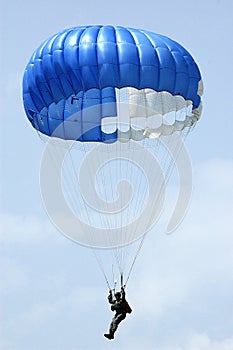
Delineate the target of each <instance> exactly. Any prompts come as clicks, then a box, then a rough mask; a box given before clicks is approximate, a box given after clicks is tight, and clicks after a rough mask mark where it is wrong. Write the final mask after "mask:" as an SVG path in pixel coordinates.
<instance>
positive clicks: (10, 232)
mask: <svg viewBox="0 0 233 350" xmlns="http://www.w3.org/2000/svg"><path fill="white" fill-rule="evenodd" d="M0 222H1V225H0V242H2V243H3V242H4V244H17V245H26V246H27V245H31V244H38V243H42V242H45V240H48V239H49V238H51V237H52V236H53V234H54V233H56V234H57V231H56V230H55V228H54V227H53V226H52V225H51V224H50V222H49V220H48V219H41V218H38V217H36V216H26V215H25V216H22V215H15V214H11V213H1V214H0Z"/></svg>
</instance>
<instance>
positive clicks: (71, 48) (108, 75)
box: [23, 25, 201, 142]
mask: <svg viewBox="0 0 233 350" xmlns="http://www.w3.org/2000/svg"><path fill="white" fill-rule="evenodd" d="M200 82H201V75H200V71H199V69H198V67H197V65H196V63H195V61H194V60H193V58H192V57H191V55H190V54H189V53H188V52H187V51H186V50H185V49H184V48H183V47H182V46H181V45H180V44H178V43H177V42H175V41H173V40H171V39H169V38H167V37H165V36H162V35H159V34H155V33H152V32H148V31H145V30H141V29H132V28H124V27H120V26H115V27H114V26H101V25H95V26H80V27H75V28H71V29H66V30H64V31H62V32H60V33H58V34H56V35H54V36H52V37H51V38H49V39H48V40H46V41H45V42H44V43H43V44H42V45H41V46H40V47H39V48H38V49H36V50H35V52H34V54H33V55H32V57H31V59H30V61H29V63H28V64H27V66H26V69H25V73H24V79H23V100H24V107H25V111H26V114H27V117H28V119H29V120H30V122H31V123H32V125H33V127H34V128H35V129H37V130H38V131H40V132H41V133H43V134H46V135H48V136H57V137H60V138H63V139H74V140H79V141H100V142H111V141H114V140H116V139H117V130H115V131H114V132H112V133H106V132H104V131H103V129H102V127H101V123H102V119H103V118H106V117H116V116H117V104H116V102H117V90H118V89H123V88H128V87H129V88H131V89H134V91H138V93H142V92H143V91H144V92H145V91H147V89H149V91H150V92H151V91H154V92H156V93H162V92H166V93H169V95H172V96H176V97H177V96H178V97H182V98H183V99H184V101H189V103H191V104H192V111H195V110H198V108H199V107H200V104H201V100H200V91H199V90H200ZM130 91H131V90H130ZM150 96H151V95H150ZM157 97H158V96H157ZM176 105H177V102H176ZM194 114H195V113H194ZM199 114H200V113H199ZM199 114H198V116H199ZM198 116H197V114H196V117H197V119H198ZM61 125H62V128H61ZM174 125H175V124H174ZM59 127H60V128H59ZM57 130H58V131H57Z"/></svg>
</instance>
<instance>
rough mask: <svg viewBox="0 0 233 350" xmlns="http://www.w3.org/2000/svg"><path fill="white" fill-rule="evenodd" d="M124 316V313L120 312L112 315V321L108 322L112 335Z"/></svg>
mask: <svg viewBox="0 0 233 350" xmlns="http://www.w3.org/2000/svg"><path fill="white" fill-rule="evenodd" d="M125 317H126V315H124V314H120V315H117V316H114V317H113V319H112V322H111V324H110V329H109V334H111V335H112V336H114V333H115V332H116V330H117V327H118V325H119V323H120V322H121V321H123V320H124V319H125Z"/></svg>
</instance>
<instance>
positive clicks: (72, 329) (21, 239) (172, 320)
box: [0, 0, 233, 350]
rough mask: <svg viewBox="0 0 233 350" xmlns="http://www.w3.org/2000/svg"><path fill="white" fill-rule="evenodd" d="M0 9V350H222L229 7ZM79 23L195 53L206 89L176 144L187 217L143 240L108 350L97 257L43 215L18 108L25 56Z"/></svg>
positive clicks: (228, 313) (29, 132)
mask: <svg viewBox="0 0 233 350" xmlns="http://www.w3.org/2000/svg"><path fill="white" fill-rule="evenodd" d="M0 6H1V28H0V33H1V47H2V49H1V54H0V58H1V65H0V69H1V87H0V88H1V94H0V98H1V101H0V110H1V115H0V117H1V124H0V134H1V137H0V152H1V168H0V182H1V187H0V191H1V199H0V204H1V208H0V216H1V221H0V222H1V235H0V242H1V248H0V249H1V254H0V260H1V263H0V270H1V283H0V327H1V332H0V348H1V349H2V350H90V349H102V350H108V349H112V350H118V349H127V350H131V349H132V350H133V349H134V350H139V349H140V350H197V349H198V350H232V349H233V331H232V329H233V328H232V325H233V303H232V293H233V274H232V271H233V236H232V232H233V231H232V224H233V219H232V212H233V200H232V197H233V157H232V151H233V142H232V128H233V122H232V120H233V118H232V117H233V111H232V96H233V86H232V79H233V66H232V55H233V48H232V45H231V43H232V35H233V23H232V12H233V4H232V1H231V0H218V1H217V0H211V1H210V0H206V1H203V0H196V1H192V0H190V1H187V0H177V1H169V0H164V1H161V2H160V1H154V0H150V1H148V0H145V1H143V2H136V1H131V0H128V1H127V0H124V1H123V0H119V1H117V2H111V1H107V0H99V1H93V0H89V1H86V2H81V1H79V0H77V1H73V0H70V1H69V0H67V1H66V2H59V1H53V0H46V1H45V0H41V1H40V2H32V1H28V0H24V1H23V2H17V1H15V0H13V1H11V2H8V1H6V0H2V1H1V5H0ZM85 24H112V25H123V26H127V27H135V28H144V29H147V30H151V31H154V32H157V33H160V34H164V35H166V36H168V37H170V38H172V39H174V40H176V41H178V42H179V43H181V44H182V45H183V46H184V47H185V48H186V49H187V50H188V51H189V52H190V53H191V54H192V55H193V57H194V58H195V60H196V62H197V63H198V65H199V67H200V70H201V73H202V77H203V82H204V96H203V113H202V117H201V119H200V121H199V122H198V125H197V126H196V127H195V130H194V131H193V132H192V133H191V135H189V138H188V139H187V143H186V144H187V149H188V151H189V155H190V158H191V161H192V169H193V192H192V198H191V202H190V205H189V208H188V212H187V214H186V216H185V218H184V220H183V222H182V223H181V225H180V226H179V227H178V229H177V230H176V231H175V232H174V233H173V234H172V235H165V234H164V232H163V230H162V229H161V230H160V229H159V228H160V227H162V226H163V225H164V222H165V220H166V219H165V218H163V220H164V221H163V222H162V223H161V224H160V225H161V226H158V228H156V229H153V230H151V232H150V233H149V234H148V235H147V237H146V240H145V243H144V246H143V249H142V251H141V253H140V256H139V257H138V261H137V263H136V265H135V268H134V270H133V273H132V276H131V280H130V282H129V284H128V287H127V296H128V299H129V302H130V304H131V305H132V308H133V313H132V314H131V315H129V316H128V317H127V319H126V320H125V321H124V322H123V323H122V324H121V325H120V327H119V330H118V331H117V337H116V339H115V340H114V341H113V342H108V341H107V340H106V339H105V338H104V337H103V333H104V332H106V331H107V329H108V325H109V322H110V320H111V317H112V314H111V312H110V310H109V306H108V304H107V300H106V296H107V292H108V290H107V288H106V285H105V282H104V280H103V277H102V275H101V273H100V271H99V269H98V266H97V264H96V261H95V259H94V258H93V256H92V254H91V252H90V250H88V249H85V248H84V247H81V246H79V245H77V244H74V243H73V242H72V241H70V240H68V239H66V238H65V237H64V236H62V235H61V234H60V233H59V232H58V231H57V230H56V229H55V228H54V227H53V225H52V224H51V222H50V221H49V219H48V217H47V215H46V213H45V210H44V207H43V204H42V201H41V195H40V186H39V171H40V164H41V157H42V152H43V147H44V145H43V143H41V141H40V139H39V138H38V137H37V135H36V133H35V132H34V130H33V128H32V127H31V125H30V123H29V122H28V120H27V118H26V116H25V113H24V110H23V105H22V76H23V72H24V69H25V66H26V64H27V62H28V60H29V58H30V56H31V54H32V52H33V50H34V49H36V48H37V47H38V46H39V45H40V43H41V42H42V41H43V40H45V39H47V38H48V37H50V36H51V35H53V34H54V33H56V32H59V31H60V30H62V29H64V28H69V27H73V26H78V25H85ZM168 189H169V188H168ZM170 190H171V192H173V188H172V187H171V188H170ZM169 198H171V203H173V202H174V196H173V195H172V194H171V195H170V197H169ZM169 203H170V202H169ZM84 262H85V263H84Z"/></svg>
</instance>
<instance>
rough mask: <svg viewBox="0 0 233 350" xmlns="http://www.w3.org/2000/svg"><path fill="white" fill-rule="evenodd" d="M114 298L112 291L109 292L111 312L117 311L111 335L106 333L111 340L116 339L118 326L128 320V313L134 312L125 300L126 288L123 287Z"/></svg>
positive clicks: (110, 330)
mask: <svg viewBox="0 0 233 350" xmlns="http://www.w3.org/2000/svg"><path fill="white" fill-rule="evenodd" d="M114 296H115V298H114V297H113V293H112V290H110V291H109V295H108V301H109V303H110V304H111V310H112V311H115V315H114V317H113V319H112V322H111V324H110V327H109V333H105V334H104V336H105V337H106V338H108V339H109V340H111V339H114V333H115V332H116V330H117V328H118V325H119V323H120V322H121V321H123V320H124V319H125V318H126V315H127V313H128V314H130V313H131V312H132V309H131V307H130V306H129V304H128V302H127V301H126V299H125V287H124V286H122V287H121V292H116V293H115V295H114Z"/></svg>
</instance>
